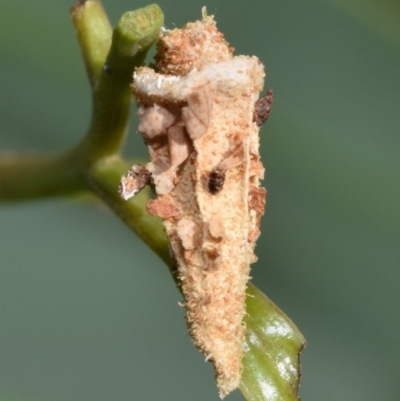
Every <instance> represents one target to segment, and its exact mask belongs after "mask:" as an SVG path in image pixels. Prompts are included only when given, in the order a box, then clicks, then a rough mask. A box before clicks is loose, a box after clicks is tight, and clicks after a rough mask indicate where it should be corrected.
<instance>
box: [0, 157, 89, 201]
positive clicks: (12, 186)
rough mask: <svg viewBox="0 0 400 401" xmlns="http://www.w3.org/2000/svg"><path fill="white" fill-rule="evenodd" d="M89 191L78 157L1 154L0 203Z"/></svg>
mask: <svg viewBox="0 0 400 401" xmlns="http://www.w3.org/2000/svg"><path fill="white" fill-rule="evenodd" d="M87 188H88V186H87V183H86V182H85V180H84V178H83V176H82V174H81V172H80V171H79V169H78V164H77V162H76V157H75V153H68V154H64V155H61V156H43V155H40V154H36V153H34V152H15V153H3V154H0V200H8V201H10V200H23V199H32V198H43V197H50V196H61V195H71V194H74V193H76V192H79V191H84V190H86V189H87Z"/></svg>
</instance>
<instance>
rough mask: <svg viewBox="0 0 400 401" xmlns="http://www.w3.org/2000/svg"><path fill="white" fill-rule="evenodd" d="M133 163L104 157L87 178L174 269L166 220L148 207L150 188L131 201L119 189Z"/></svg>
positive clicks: (130, 226)
mask: <svg viewBox="0 0 400 401" xmlns="http://www.w3.org/2000/svg"><path fill="white" fill-rule="evenodd" d="M130 167H131V165H130V164H128V163H126V162H125V161H123V160H121V159H120V158H118V157H112V158H109V159H104V160H101V161H100V162H98V163H96V164H95V165H93V167H92V169H91V171H90V173H88V176H87V180H88V182H89V185H90V186H91V188H92V190H93V191H94V192H95V193H96V194H97V195H98V196H99V197H100V198H101V199H102V200H103V201H105V202H106V203H107V204H108V206H110V208H111V209H112V210H113V211H114V212H115V213H116V214H117V215H118V216H119V217H120V218H121V220H122V221H123V222H124V223H125V224H126V225H127V226H128V227H129V228H130V229H131V230H132V231H133V232H134V233H135V234H136V235H137V236H138V237H139V238H140V239H141V240H142V241H143V242H144V243H145V244H146V245H148V246H149V247H150V248H151V249H152V250H153V251H154V252H155V253H156V254H157V255H158V256H159V257H160V258H161V259H162V260H163V261H164V262H165V263H166V265H167V266H168V267H169V268H170V270H171V271H172V272H174V263H173V261H172V259H171V256H170V253H169V250H168V239H167V236H166V235H165V231H164V227H163V224H162V221H161V219H160V218H159V217H155V216H152V215H151V214H149V213H148V212H147V210H146V203H147V201H148V200H149V196H148V190H146V189H145V190H142V191H141V192H140V193H139V194H137V195H135V196H134V197H133V198H131V199H129V200H128V201H126V200H124V199H122V198H121V197H120V195H119V193H118V186H119V182H120V180H121V176H122V175H123V174H126V172H127V171H128V169H129V168H130Z"/></svg>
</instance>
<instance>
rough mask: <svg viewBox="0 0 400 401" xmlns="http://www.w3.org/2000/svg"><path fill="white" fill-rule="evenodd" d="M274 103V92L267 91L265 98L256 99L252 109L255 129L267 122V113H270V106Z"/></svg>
mask: <svg viewBox="0 0 400 401" xmlns="http://www.w3.org/2000/svg"><path fill="white" fill-rule="evenodd" d="M273 101H274V92H273V91H272V90H267V92H266V94H265V96H263V97H262V98H261V99H258V100H257V102H256V104H255V107H254V118H253V121H255V123H256V124H257V127H261V126H262V125H263V124H264V123H265V122H266V121H267V120H268V116H269V113H270V112H271V106H272V103H273Z"/></svg>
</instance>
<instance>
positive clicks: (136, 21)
mask: <svg viewBox="0 0 400 401" xmlns="http://www.w3.org/2000/svg"><path fill="white" fill-rule="evenodd" d="M71 14H72V20H73V22H74V24H75V28H76V31H77V34H78V39H79V44H80V46H81V50H82V55H83V58H84V60H85V65H86V68H87V71H88V75H89V79H90V80H91V82H92V85H93V87H92V97H93V107H92V119H91V124H90V127H89V130H88V133H87V135H86V137H85V138H84V139H83V140H82V142H81V143H80V144H79V145H78V146H76V147H75V148H74V149H73V150H71V151H69V152H67V153H65V154H62V155H58V156H46V155H40V154H35V155H33V154H32V153H16V154H13V156H4V155H1V154H0V200H2V199H3V200H5V199H7V200H18V199H31V198H39V197H45V196H55V195H65V194H72V193H74V192H76V191H81V190H84V189H87V185H86V184H85V181H84V180H85V177H88V171H89V170H90V166H91V165H92V164H95V163H96V162H98V161H99V160H100V159H101V158H103V157H107V156H110V155H113V154H116V153H118V152H119V149H120V147H121V146H122V143H123V140H124V138H125V134H126V132H127V127H128V119H129V107H130V103H131V90H130V86H129V84H130V83H131V81H132V74H133V71H134V69H135V68H136V67H137V66H139V65H141V64H142V63H143V60H144V58H145V56H146V54H147V51H148V50H149V48H150V47H151V46H152V44H153V43H154V41H155V40H156V38H157V35H158V32H159V30H160V28H161V26H162V23H163V18H164V17H163V13H162V11H161V9H160V8H159V7H158V6H157V5H151V6H148V7H145V8H141V9H139V10H136V11H131V12H127V13H125V14H124V15H123V16H122V17H121V19H120V21H119V23H118V25H117V27H116V28H115V30H114V33H113V35H112V44H111V48H109V49H108V47H109V41H107V40H106V38H107V37H108V36H109V33H110V32H111V31H110V30H109V29H108V25H109V23H108V19H107V16H106V15H105V13H104V10H103V7H102V5H101V3H100V2H99V1H97V0H87V1H82V0H80V1H78V2H77V3H76V4H75V6H74V7H73V8H72V10H71ZM99 44H100V45H99ZM97 45H99V46H100V47H99V49H95V48H96V46H97ZM107 51H108V55H107ZM103 57H104V58H103ZM104 66H106V67H104ZM89 175H90V174H89Z"/></svg>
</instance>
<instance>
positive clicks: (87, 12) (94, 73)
mask: <svg viewBox="0 0 400 401" xmlns="http://www.w3.org/2000/svg"><path fill="white" fill-rule="evenodd" d="M71 18H72V22H73V24H74V26H75V29H76V34H77V36H78V41H79V45H80V47H81V51H82V57H83V61H84V63H85V66H86V72H87V75H88V78H89V81H90V83H91V85H92V87H93V86H94V85H95V84H96V82H97V80H98V78H99V76H100V73H101V71H102V69H103V65H104V60H105V59H106V57H107V53H108V51H109V49H110V47H111V36H112V29H111V25H110V21H109V20H108V17H107V14H106V13H105V11H104V8H103V5H102V4H101V2H100V1H99V0H86V1H82V0H81V1H78V2H77V3H75V4H74V6H73V7H72V8H71Z"/></svg>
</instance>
